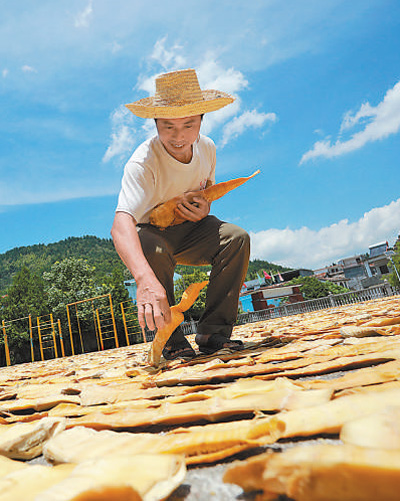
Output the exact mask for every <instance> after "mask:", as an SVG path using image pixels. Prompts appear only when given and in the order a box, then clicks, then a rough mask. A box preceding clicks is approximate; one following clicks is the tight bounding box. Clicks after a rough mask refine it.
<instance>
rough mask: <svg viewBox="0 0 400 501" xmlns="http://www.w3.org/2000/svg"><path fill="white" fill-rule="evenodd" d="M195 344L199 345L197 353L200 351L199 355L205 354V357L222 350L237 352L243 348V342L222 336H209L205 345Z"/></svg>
mask: <svg viewBox="0 0 400 501" xmlns="http://www.w3.org/2000/svg"><path fill="white" fill-rule="evenodd" d="M196 343H197V340H196ZM197 344H198V345H199V351H201V353H205V354H206V355H211V354H213V353H215V352H217V351H219V350H222V349H227V350H231V351H238V350H242V349H243V348H244V345H243V341H240V340H239V339H229V338H227V337H225V336H223V335H222V334H211V335H210V336H209V337H208V339H207V342H206V343H204V344H199V343H197Z"/></svg>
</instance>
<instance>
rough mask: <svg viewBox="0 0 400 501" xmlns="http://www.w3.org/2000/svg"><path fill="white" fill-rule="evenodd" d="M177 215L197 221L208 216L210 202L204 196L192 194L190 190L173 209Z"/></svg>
mask: <svg viewBox="0 0 400 501" xmlns="http://www.w3.org/2000/svg"><path fill="white" fill-rule="evenodd" d="M175 210H176V212H177V214H179V216H181V217H183V218H184V219H186V220H187V221H193V222H197V221H200V220H201V219H203V218H205V217H206V216H208V214H209V212H210V204H209V203H208V202H207V200H206V199H205V198H203V197H202V196H200V195H198V193H197V194H196V195H195V196H193V195H192V194H191V192H188V193H185V194H184V196H183V199H182V202H181V203H179V204H178V205H177V208H176V209H175Z"/></svg>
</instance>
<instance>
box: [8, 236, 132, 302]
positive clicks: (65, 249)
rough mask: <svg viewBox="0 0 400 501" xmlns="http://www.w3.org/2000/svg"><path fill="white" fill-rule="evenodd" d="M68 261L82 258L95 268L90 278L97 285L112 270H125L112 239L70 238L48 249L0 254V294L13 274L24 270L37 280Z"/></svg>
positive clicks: (34, 247)
mask: <svg viewBox="0 0 400 501" xmlns="http://www.w3.org/2000/svg"><path fill="white" fill-rule="evenodd" d="M67 257H74V258H76V259H79V258H85V259H86V260H87V262H88V264H89V265H90V266H92V267H94V268H95V270H94V273H93V278H94V280H95V281H96V282H97V283H99V284H101V283H102V281H103V279H104V277H105V276H108V275H111V271H112V270H113V269H114V268H115V267H117V268H120V269H121V270H123V271H125V270H126V268H125V266H124V264H123V263H122V262H121V260H120V258H119V256H118V254H117V252H116V251H115V249H114V245H113V243H112V240H111V239H105V238H97V237H95V236H84V237H69V238H67V239H65V240H61V241H59V242H56V243H52V244H48V245H44V244H38V245H30V246H27V247H16V248H15V249H11V250H9V251H7V252H5V253H4V254H0V291H3V294H5V291H6V290H7V288H8V287H9V286H10V285H11V283H12V279H13V277H14V276H15V274H16V273H18V271H20V270H21V269H22V268H23V267H24V266H26V267H27V268H29V270H30V271H31V272H33V273H35V274H36V275H37V276H42V274H43V272H45V271H49V270H50V268H51V266H52V265H53V264H54V263H55V262H57V261H62V260H63V259H65V258H67ZM129 278H131V275H130V273H129V272H128V271H126V278H125V280H127V279H129Z"/></svg>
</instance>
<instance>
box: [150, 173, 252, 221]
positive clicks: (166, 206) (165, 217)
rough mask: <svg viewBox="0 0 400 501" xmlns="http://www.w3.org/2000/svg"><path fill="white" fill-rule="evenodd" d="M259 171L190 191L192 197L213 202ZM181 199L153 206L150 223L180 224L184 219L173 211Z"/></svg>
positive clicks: (177, 198)
mask: <svg viewBox="0 0 400 501" xmlns="http://www.w3.org/2000/svg"><path fill="white" fill-rule="evenodd" d="M259 172H260V171H259V170H257V171H256V172H254V173H253V174H252V175H251V176H248V177H239V178H237V179H232V180H230V181H224V182H223V183H217V184H214V185H212V186H209V187H208V188H206V189H204V190H200V191H195V192H191V193H192V197H196V196H199V197H203V198H204V199H205V200H207V202H209V203H210V202H213V201H214V200H218V199H219V198H221V197H223V196H224V195H226V193H228V192H229V191H232V190H233V189H235V188H238V187H239V186H241V185H242V184H244V183H245V182H246V181H248V180H249V179H251V178H252V177H254V176H255V175H256V174H258V173H259ZM181 201H182V197H174V198H172V199H171V200H168V201H167V202H164V203H162V204H160V205H158V206H157V207H155V208H154V209H153V210H152V212H151V214H150V223H151V224H153V225H154V226H158V227H159V228H167V227H168V226H173V225H176V224H181V223H183V222H184V221H185V219H183V218H182V217H180V216H178V215H177V214H176V213H175V209H176V207H177V205H178V203H180V202H181Z"/></svg>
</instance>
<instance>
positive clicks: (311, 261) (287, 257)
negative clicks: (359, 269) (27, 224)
mask: <svg viewBox="0 0 400 501" xmlns="http://www.w3.org/2000/svg"><path fill="white" fill-rule="evenodd" d="M399 232H400V198H399V199H397V200H395V201H393V202H391V203H390V204H388V205H385V206H383V207H377V208H374V209H372V210H370V211H369V212H366V213H365V214H364V215H363V217H362V218H360V219H359V220H358V221H355V222H353V223H350V222H349V221H348V220H347V219H344V220H342V221H339V222H338V223H334V224H332V225H330V226H326V227H324V228H321V229H320V230H318V231H314V230H311V229H310V228H307V227H303V228H300V229H297V230H292V229H290V228H285V229H284V230H280V229H269V230H264V231H259V232H251V233H250V236H251V243H252V259H255V258H257V259H265V260H268V261H272V262H274V263H280V264H284V265H286V266H290V267H294V268H297V267H308V268H311V269H316V268H318V267H320V266H324V265H326V264H330V263H332V262H334V261H338V260H339V259H341V258H343V257H348V256H351V255H353V254H357V253H363V252H366V251H367V250H368V247H369V246H370V245H372V244H374V243H376V242H379V241H382V240H388V241H389V243H394V240H395V238H396V236H397V234H398V233H399Z"/></svg>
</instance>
